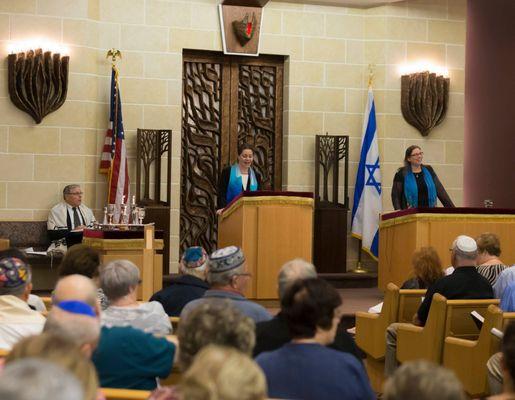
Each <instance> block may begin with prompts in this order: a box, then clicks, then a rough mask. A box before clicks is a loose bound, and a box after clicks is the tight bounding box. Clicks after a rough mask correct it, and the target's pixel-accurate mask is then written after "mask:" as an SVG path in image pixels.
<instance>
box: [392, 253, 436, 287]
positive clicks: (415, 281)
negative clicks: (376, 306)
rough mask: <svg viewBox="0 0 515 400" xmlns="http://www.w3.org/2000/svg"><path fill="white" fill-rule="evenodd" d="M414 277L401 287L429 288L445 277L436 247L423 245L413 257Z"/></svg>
mask: <svg viewBox="0 0 515 400" xmlns="http://www.w3.org/2000/svg"><path fill="white" fill-rule="evenodd" d="M411 265H413V272H412V275H413V277H412V278H411V279H408V280H407V281H406V282H404V284H403V285H402V287H401V289H427V288H428V287H429V286H431V285H432V284H433V283H435V282H436V281H437V280H438V279H440V278H443V277H444V275H445V273H444V271H443V270H442V263H441V261H440V257H439V256H438V253H437V252H436V250H435V249H434V247H431V246H428V247H421V248H420V249H419V250H417V251H415V253H413V256H412V258H411Z"/></svg>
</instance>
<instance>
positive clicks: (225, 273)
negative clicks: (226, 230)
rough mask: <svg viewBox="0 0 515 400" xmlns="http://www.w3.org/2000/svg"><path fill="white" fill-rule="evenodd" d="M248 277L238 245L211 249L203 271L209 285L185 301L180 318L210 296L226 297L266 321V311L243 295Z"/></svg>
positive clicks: (259, 320)
mask: <svg viewBox="0 0 515 400" xmlns="http://www.w3.org/2000/svg"><path fill="white" fill-rule="evenodd" d="M250 278H251V276H250V274H249V273H248V272H247V270H246V263H245V256H244V254H243V251H242V250H241V249H240V248H239V247H236V246H229V247H224V248H222V249H218V250H216V251H214V252H213V253H212V254H211V255H210V257H209V267H208V273H207V282H208V283H209V285H210V287H211V288H210V289H209V290H207V291H206V292H205V293H204V296H203V297H202V298H200V299H197V300H193V301H191V302H189V303H188V304H186V306H185V307H184V308H183V310H182V312H181V321H182V319H183V318H184V317H185V316H186V315H187V314H188V313H189V312H190V311H191V310H192V309H194V308H195V307H197V306H198V305H199V304H202V303H205V302H206V301H209V300H210V299H228V300H230V301H231V302H232V303H233V304H234V306H235V307H236V308H238V309H239V310H240V311H241V312H242V313H243V314H245V315H247V316H248V317H250V318H252V319H253V320H254V321H255V322H261V321H268V320H269V319H271V318H272V316H271V315H270V313H269V312H268V311H267V310H266V309H265V308H264V307H263V306H261V305H259V304H257V303H254V302H252V301H250V300H248V299H247V298H245V296H244V295H243V293H244V292H245V289H246V287H247V285H248V283H249V280H250Z"/></svg>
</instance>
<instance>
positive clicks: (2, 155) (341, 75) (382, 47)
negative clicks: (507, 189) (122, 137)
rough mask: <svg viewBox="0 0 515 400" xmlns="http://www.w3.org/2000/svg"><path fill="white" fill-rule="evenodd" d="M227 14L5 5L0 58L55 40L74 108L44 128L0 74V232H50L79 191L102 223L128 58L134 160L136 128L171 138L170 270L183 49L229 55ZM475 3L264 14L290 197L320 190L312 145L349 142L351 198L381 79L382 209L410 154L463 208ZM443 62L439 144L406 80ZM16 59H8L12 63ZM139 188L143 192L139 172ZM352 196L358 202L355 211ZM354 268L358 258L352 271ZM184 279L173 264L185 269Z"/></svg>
mask: <svg viewBox="0 0 515 400" xmlns="http://www.w3.org/2000/svg"><path fill="white" fill-rule="evenodd" d="M218 3H219V1H217V0H183V1H179V0H168V1H165V0H3V1H1V2H0V51H1V52H2V53H3V54H4V56H5V55H6V54H7V50H6V46H7V44H8V43H9V42H10V41H16V40H22V39H29V38H33V37H36V36H37V37H45V38H46V39H49V40H53V41H56V42H58V43H64V44H66V45H67V46H68V47H69V49H70V57H71V62H70V83H69V91H68V98H67V101H66V103H65V104H64V105H63V107H62V108H61V109H59V110H58V111H57V112H55V113H53V114H51V115H50V116H48V117H47V118H45V119H44V121H43V123H42V124H40V125H35V124H34V123H33V122H32V120H31V119H30V118H29V117H28V116H27V115H26V114H24V113H22V112H21V111H19V110H18V109H16V108H15V107H14V106H13V105H12V103H11V102H10V100H9V98H8V93H7V71H6V68H7V65H6V62H5V61H4V63H2V64H1V68H2V71H0V115H2V118H1V120H0V171H2V172H1V174H0V219H4V220H5V219H34V220H41V219H45V218H46V214H47V211H48V209H49V208H50V207H51V205H52V204H54V203H56V202H57V201H59V199H60V193H61V190H62V187H63V186H64V185H65V184H68V183H71V182H78V183H81V184H82V185H83V186H84V190H85V193H86V196H85V203H86V204H88V205H90V206H92V207H93V208H94V209H95V210H96V211H97V214H98V212H99V211H100V210H101V208H102V206H103V205H104V203H105V197H106V184H105V178H104V177H103V176H102V175H99V174H98V172H97V170H98V162H99V154H100V150H101V147H102V144H103V137H104V133H105V129H106V127H107V123H108V121H107V120H108V92H109V79H110V64H109V62H108V61H106V60H105V53H106V50H107V49H109V48H111V47H115V48H119V49H120V50H121V51H122V52H123V60H122V61H121V62H119V64H118V67H119V70H120V76H121V81H120V82H121V90H122V100H123V115H124V125H125V130H126V134H127V146H128V150H129V156H130V157H131V160H133V158H134V152H135V134H136V129H137V128H160V129H172V130H173V132H174V137H173V160H172V169H173V174H172V175H173V176H172V181H173V185H172V206H173V212H172V221H171V223H172V232H171V247H172V249H171V256H172V260H176V259H177V254H178V242H179V237H178V234H179V233H178V232H179V192H180V187H179V177H180V124H181V121H180V116H181V108H180V104H181V74H182V68H181V62H182V49H184V48H188V49H204V50H216V51H220V50H221V49H222V45H221V39H220V32H219V21H218V13H217V8H216V5H217V4H218ZM465 3H466V2H465V0H417V1H408V2H403V3H397V4H395V5H390V6H384V7H378V8H374V9H369V10H361V9H349V8H337V7H320V6H310V5H297V4H290V3H280V2H271V3H269V4H268V5H267V6H266V8H265V11H264V22H263V34H262V46H261V53H263V54H282V55H286V56H288V59H287V63H286V73H285V77H286V88H285V118H284V121H285V126H284V128H285V129H284V135H285V141H284V143H285V151H284V160H285V161H284V170H285V173H284V177H285V179H284V186H285V188H287V189H290V190H309V191H312V190H313V183H314V161H313V160H314V136H315V135H316V134H321V133H325V132H329V133H330V134H347V135H349V136H350V137H351V152H350V159H351V164H350V173H349V177H350V184H351V186H352V185H353V182H354V175H355V170H356V163H357V161H358V157H359V145H360V138H361V125H362V119H363V108H364V101H365V94H366V87H367V79H368V77H367V75H368V72H367V71H368V65H369V64H374V65H375V72H376V77H375V82H374V90H375V96H376V107H377V121H378V131H379V137H380V146H381V149H380V151H381V162H382V165H381V168H382V172H383V188H384V194H385V195H384V200H383V203H384V209H385V210H388V209H391V202H390V200H389V193H390V187H391V181H392V179H393V174H394V171H395V169H396V168H397V167H398V166H399V165H400V163H401V160H402V154H403V151H404V148H405V147H407V146H408V145H410V144H412V143H417V144H420V145H421V146H422V147H423V149H424V151H425V154H426V161H427V162H429V163H431V164H433V165H434V166H435V169H436V170H437V172H438V174H439V176H440V177H441V179H442V181H443V183H444V185H445V186H446V187H447V188H448V190H449V192H450V194H451V197H452V198H453V199H454V200H455V202H456V204H458V205H460V204H461V197H462V184H463V183H462V174H463V167H462V161H463V151H462V148H463V146H462V144H463V108H464V107H463V101H464V100H463V91H464V40H465ZM419 58H431V59H433V60H434V61H436V62H438V63H440V64H441V65H443V66H446V67H448V68H449V70H450V77H451V91H452V93H451V97H450V108H449V112H448V117H447V118H446V120H445V122H444V123H443V124H442V125H441V126H440V127H438V128H436V129H435V130H434V131H433V132H432V133H431V134H430V136H429V137H428V138H422V137H421V136H420V134H419V133H418V132H417V131H416V130H415V129H413V128H411V127H410V126H409V125H408V124H407V123H405V122H404V120H403V118H402V116H401V113H400V100H399V99H400V77H399V73H398V66H399V65H400V64H402V63H404V62H407V61H412V60H417V59H419ZM4 59H5V58H4ZM130 173H131V177H133V179H135V171H134V163H133V162H132V163H131V171H130ZM352 194H353V191H352V188H351V191H350V197H351V199H352ZM352 257H353V256H351V258H352ZM174 266H175V264H174Z"/></svg>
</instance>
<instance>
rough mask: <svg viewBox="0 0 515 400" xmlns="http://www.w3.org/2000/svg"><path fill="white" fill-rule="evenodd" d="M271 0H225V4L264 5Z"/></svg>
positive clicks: (223, 2) (223, 3)
mask: <svg viewBox="0 0 515 400" xmlns="http://www.w3.org/2000/svg"><path fill="white" fill-rule="evenodd" d="M268 1H269V0H224V1H222V5H224V6H242V7H264V6H265V5H266V3H268Z"/></svg>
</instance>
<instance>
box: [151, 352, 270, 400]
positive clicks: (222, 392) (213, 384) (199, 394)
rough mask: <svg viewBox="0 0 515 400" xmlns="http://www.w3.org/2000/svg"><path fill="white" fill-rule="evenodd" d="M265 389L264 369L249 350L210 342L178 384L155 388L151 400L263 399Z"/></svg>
mask: <svg viewBox="0 0 515 400" xmlns="http://www.w3.org/2000/svg"><path fill="white" fill-rule="evenodd" d="M266 393H267V390H266V380H265V376H264V375H263V371H261V369H260V368H259V366H258V365H257V364H256V363H255V362H254V360H252V359H251V358H250V357H249V356H248V354H244V353H242V352H240V351H238V350H236V349H234V348H231V347H224V346H217V345H208V346H207V347H205V348H203V349H202V350H201V351H200V352H199V353H198V354H197V356H196V357H195V360H194V361H193V364H192V365H191V366H190V367H189V368H188V370H187V371H186V373H185V374H184V377H183V379H182V381H181V383H180V384H179V385H178V386H177V387H163V388H160V389H156V391H154V392H153V393H152V395H151V396H150V397H149V400H179V399H224V400H264V399H265V398H266Z"/></svg>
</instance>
